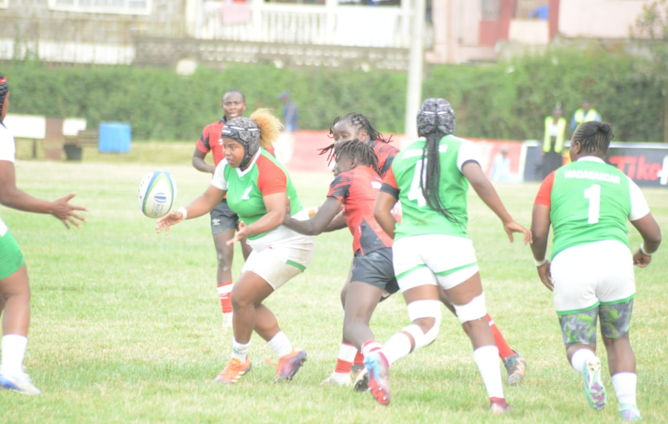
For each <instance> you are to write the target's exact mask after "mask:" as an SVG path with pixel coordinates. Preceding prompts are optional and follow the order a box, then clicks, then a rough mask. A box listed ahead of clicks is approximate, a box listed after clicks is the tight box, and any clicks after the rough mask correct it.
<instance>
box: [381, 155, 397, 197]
mask: <svg viewBox="0 0 668 424" xmlns="http://www.w3.org/2000/svg"><path fill="white" fill-rule="evenodd" d="M392 159H394V158H392ZM383 184H387V185H389V186H390V187H392V188H393V189H395V190H399V187H397V180H396V178H394V170H393V169H392V167H390V169H388V170H387V172H386V173H385V178H383Z"/></svg>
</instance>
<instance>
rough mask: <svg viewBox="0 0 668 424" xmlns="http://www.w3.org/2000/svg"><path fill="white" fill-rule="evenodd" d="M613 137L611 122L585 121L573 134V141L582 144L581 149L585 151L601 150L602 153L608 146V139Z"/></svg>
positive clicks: (610, 139)
mask: <svg viewBox="0 0 668 424" xmlns="http://www.w3.org/2000/svg"><path fill="white" fill-rule="evenodd" d="M614 137H615V135H614V134H613V133H612V124H608V123H607V122H597V121H591V122H585V123H583V124H581V125H580V126H579V127H578V129H577V130H575V134H573V142H574V143H575V142H578V143H580V145H581V146H582V150H584V151H585V152H586V153H595V152H601V153H602V154H603V155H605V153H606V152H607V151H608V147H610V141H612V139H613V138H614Z"/></svg>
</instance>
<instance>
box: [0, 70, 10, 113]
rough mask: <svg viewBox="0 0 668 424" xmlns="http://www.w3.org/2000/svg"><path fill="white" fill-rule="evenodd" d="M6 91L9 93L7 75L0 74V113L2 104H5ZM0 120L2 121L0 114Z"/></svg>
mask: <svg viewBox="0 0 668 424" xmlns="http://www.w3.org/2000/svg"><path fill="white" fill-rule="evenodd" d="M7 93H9V84H8V83H7V77H6V76H4V75H2V74H0V114H1V113H2V106H3V105H4V104H5V97H7ZM0 122H2V116H0Z"/></svg>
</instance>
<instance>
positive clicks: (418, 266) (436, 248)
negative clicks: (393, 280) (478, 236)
mask: <svg viewBox="0 0 668 424" xmlns="http://www.w3.org/2000/svg"><path fill="white" fill-rule="evenodd" d="M392 262H393V264H394V274H395V275H396V277H397V281H398V282H399V288H400V289H401V291H402V292H404V291H406V290H410V289H412V288H414V287H417V286H422V285H425V284H429V285H434V286H435V285H437V284H438V285H440V286H441V287H443V288H444V289H445V290H448V289H451V288H453V287H455V286H457V285H459V284H461V283H463V282H464V281H466V280H468V279H469V278H471V277H472V276H473V275H475V274H476V273H477V272H478V262H477V259H476V257H475V249H474V248H473V242H472V241H471V240H469V239H467V238H465V237H455V236H447V235H442V234H429V235H420V236H413V237H404V238H400V239H399V240H397V241H395V242H394V244H393V245H392Z"/></svg>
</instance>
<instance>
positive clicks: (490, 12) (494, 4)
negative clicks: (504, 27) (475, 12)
mask: <svg viewBox="0 0 668 424" xmlns="http://www.w3.org/2000/svg"><path fill="white" fill-rule="evenodd" d="M500 3H501V2H500V0H482V19H483V20H486V21H496V20H498V19H499V15H500V13H499V12H500V7H501V4H500Z"/></svg>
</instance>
